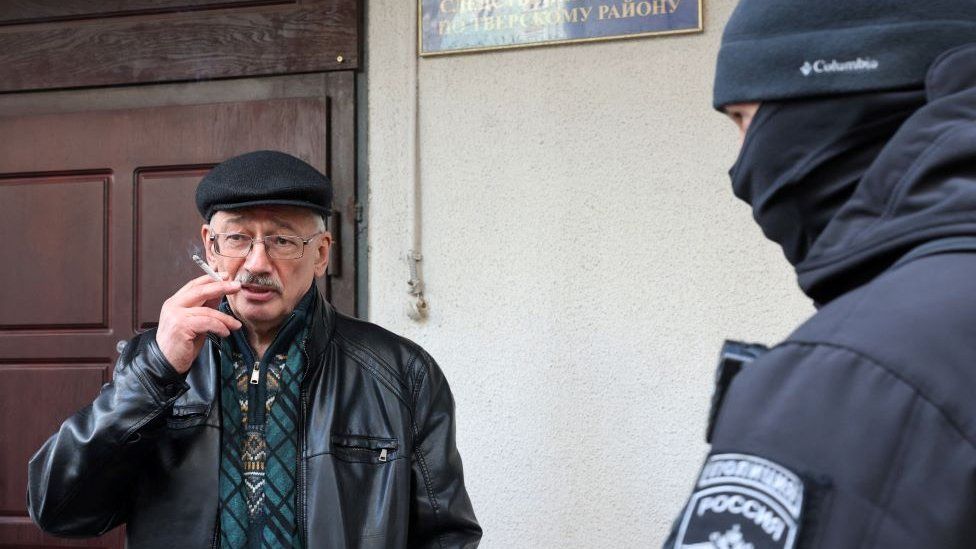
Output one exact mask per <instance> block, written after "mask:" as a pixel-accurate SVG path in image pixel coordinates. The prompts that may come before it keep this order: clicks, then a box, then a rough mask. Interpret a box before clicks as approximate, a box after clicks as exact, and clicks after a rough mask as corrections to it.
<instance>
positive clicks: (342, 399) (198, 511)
mask: <svg viewBox="0 0 976 549" xmlns="http://www.w3.org/2000/svg"><path fill="white" fill-rule="evenodd" d="M331 198H332V188H331V184H330V182H329V181H328V179H326V178H325V176H323V175H322V174H320V173H319V172H317V171H316V170H315V169H314V168H312V167H311V166H309V165H308V164H306V163H305V162H302V161H301V160H299V159H297V158H294V157H292V156H289V155H286V154H284V153H279V152H271V151H260V152H254V153H249V154H245V155H242V156H239V157H236V158H232V159H230V160H228V161H226V162H224V163H222V164H220V165H218V166H217V167H216V168H214V169H213V170H212V171H211V172H210V173H209V174H208V175H207V176H206V177H205V178H204V179H203V180H202V181H201V183H200V185H199V187H198V188H197V207H198V209H199V210H200V213H201V215H203V217H204V219H206V221H207V223H206V224H205V225H204V226H203V228H202V238H203V243H204V245H205V247H206V250H207V259H208V262H209V263H210V265H212V266H213V267H214V268H215V269H216V270H217V271H218V272H219V273H221V274H222V275H223V279H222V280H219V281H218V280H215V279H213V278H211V277H209V276H201V277H200V278H198V279H196V280H192V281H190V282H189V283H188V284H187V285H186V286H184V287H183V288H182V289H180V290H179V291H178V292H176V293H175V294H174V295H173V296H172V297H170V298H169V299H168V300H167V301H166V302H165V304H164V305H163V307H162V310H161V311H160V315H159V327H158V329H156V330H150V331H149V332H146V333H144V334H142V335H140V336H137V337H136V338H135V339H134V340H132V341H131V342H130V343H129V344H128V345H127V346H126V348H125V351H124V352H123V353H122V356H121V357H120V358H119V361H118V363H117V365H116V367H115V373H114V378H113V381H112V382H111V383H109V384H107V385H106V386H105V387H103V389H102V391H101V393H100V394H99V395H98V397H97V398H96V399H95V401H94V402H93V403H92V404H91V405H90V406H88V407H86V408H84V409H82V410H81V411H79V412H78V413H76V414H75V415H73V416H72V417H70V418H68V419H67V420H66V421H65V422H64V424H63V425H62V426H61V429H60V430H59V431H58V432H57V433H55V434H54V435H53V436H52V437H51V438H50V439H49V440H48V441H47V442H46V443H45V444H44V446H43V447H42V448H41V449H40V450H39V451H38V452H37V454H36V455H35V456H34V457H33V459H31V461H30V466H29V474H30V477H29V488H28V492H29V494H28V496H29V505H30V513H31V517H32V518H33V519H34V521H35V522H37V524H38V525H39V526H40V527H41V528H42V529H44V530H45V531H47V532H50V533H52V534H56V535H70V536H96V535H100V534H103V533H105V532H107V531H108V530H110V529H112V528H114V527H116V526H118V525H120V524H125V525H126V536H127V539H128V545H129V546H130V547H135V548H156V547H158V548H168V549H171V548H175V547H178V548H181V549H182V548H197V547H199V548H206V547H218V546H219V547H228V548H240V547H247V548H258V547H297V548H310V549H311V548H366V547H373V548H384V549H386V548H395V547H437V548H447V547H476V546H477V545H478V540H479V538H480V537H481V529H480V527H479V526H478V523H477V521H476V519H475V516H474V512H473V511H472V508H471V503H470V501H469V499H468V494H467V492H466V490H465V487H464V480H463V475H462V470H461V459H460V456H459V455H458V451H457V448H456V447H455V439H454V402H453V398H452V396H451V391H450V389H449V387H448V385H447V381H446V380H445V379H444V376H443V374H442V373H441V371H440V369H439V368H438V367H437V365H436V364H435V363H434V361H433V360H432V359H431V357H430V356H429V355H427V353H425V352H424V351H423V349H421V348H419V347H418V346H416V345H415V344H413V343H411V342H409V341H406V340H404V339H402V338H399V337H397V336H395V335H393V334H391V333H389V332H387V331H385V330H383V329H381V328H379V327H377V326H374V325H372V324H368V323H366V322H362V321H359V320H355V319H352V318H348V317H345V316H343V315H341V314H339V313H337V312H336V311H335V310H334V309H333V308H332V307H331V306H330V305H329V304H328V303H327V302H325V301H324V300H323V299H322V297H321V296H320V295H318V293H317V291H316V287H315V284H314V283H313V282H314V279H315V277H316V276H322V275H323V274H324V273H325V269H326V265H327V263H328V257H329V247H330V245H331V243H332V238H331V236H330V234H329V233H328V232H327V231H326V230H325V222H324V219H325V217H326V216H327V215H328V213H329V207H330V203H331ZM214 306H216V308H214Z"/></svg>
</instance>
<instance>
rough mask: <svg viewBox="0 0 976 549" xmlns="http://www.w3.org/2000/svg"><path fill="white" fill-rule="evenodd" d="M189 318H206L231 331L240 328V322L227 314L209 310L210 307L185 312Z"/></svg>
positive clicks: (195, 308) (190, 309) (193, 308)
mask: <svg viewBox="0 0 976 549" xmlns="http://www.w3.org/2000/svg"><path fill="white" fill-rule="evenodd" d="M186 311H187V313H189V314H190V315H191V316H206V317H210V318H213V319H215V320H217V321H218V322H222V323H223V324H224V325H225V326H227V327H228V328H230V329H231V330H237V329H239V328H240V327H241V322H240V321H239V320H237V319H236V318H234V317H232V316H230V315H229V314H226V313H222V312H220V311H218V310H216V309H211V308H210V307H192V308H189V309H187V310H186Z"/></svg>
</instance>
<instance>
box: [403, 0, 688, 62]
mask: <svg viewBox="0 0 976 549" xmlns="http://www.w3.org/2000/svg"><path fill="white" fill-rule="evenodd" d="M418 2H419V4H420V6H419V10H418V11H419V19H420V21H419V29H418V30H419V34H420V37H419V39H420V55H422V56H428V55H443V54H449V53H464V52H473V51H485V50H496V49H503V48H516V47H527V46H543V45H549V44H558V43H570V42H586V41H593V40H610V39H615V38H633V37H638V36H653V35H661V34H677V33H689V32H701V31H702V29H703V25H702V0H418Z"/></svg>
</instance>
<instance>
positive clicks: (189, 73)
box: [0, 0, 359, 91]
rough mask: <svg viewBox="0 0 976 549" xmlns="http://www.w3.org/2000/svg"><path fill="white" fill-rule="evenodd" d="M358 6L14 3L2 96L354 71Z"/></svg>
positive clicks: (320, 0) (307, 0) (4, 20)
mask: <svg viewBox="0 0 976 549" xmlns="http://www.w3.org/2000/svg"><path fill="white" fill-rule="evenodd" d="M358 21H359V2H358V1H357V0H292V1H277V2H273V1H260V2H256V1H243V2H227V1H224V2H215V1H193V0H184V1H175V0H173V1H167V0H141V1H136V2H120V1H114V2H112V1H106V0H99V1H91V2H83V1H81V0H75V1H71V2H60V1H54V0H50V1H44V2H26V1H24V2H14V3H13V5H12V6H9V7H8V8H6V9H0V91H16V90H38V89H51V88H70V87H82V86H107V85H114V84H134V83H156V82H168V81H178V80H202V79H209V78H232V77H240V76H258V75H273V74H292V73H301V72H315V71H327V70H339V69H343V70H345V69H354V68H356V67H357V66H358V60H359V23H358Z"/></svg>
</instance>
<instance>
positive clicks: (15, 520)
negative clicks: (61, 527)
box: [0, 362, 123, 549]
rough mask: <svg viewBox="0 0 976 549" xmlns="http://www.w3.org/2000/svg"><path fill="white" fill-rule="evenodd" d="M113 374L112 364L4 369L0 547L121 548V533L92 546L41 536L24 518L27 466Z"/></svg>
mask: <svg viewBox="0 0 976 549" xmlns="http://www.w3.org/2000/svg"><path fill="white" fill-rule="evenodd" d="M109 369H110V364H109V363H108V362H103V363H82V362H78V363H74V364H68V363H57V362H52V363H30V364H17V363H7V364H0V379H2V380H3V381H2V383H0V448H3V452H0V544H3V546H4V547H21V548H25V549H26V548H36V547H41V546H43V547H105V548H109V547H111V548H118V547H121V545H122V541H123V540H122V532H121V531H118V532H114V533H111V534H109V535H107V536H103V537H102V538H99V539H94V540H67V539H58V538H51V537H48V536H41V535H40V534H39V532H38V530H37V527H36V526H34V524H33V523H32V522H31V520H30V518H28V517H27V516H26V514H25V512H24V509H25V506H26V498H27V496H26V493H27V492H26V485H27V460H28V459H29V458H30V456H31V454H32V453H33V451H34V450H35V449H37V448H39V447H40V445H41V444H42V443H43V442H44V440H45V439H46V438H47V437H48V436H49V435H50V434H52V433H54V432H55V431H56V430H57V428H58V426H59V425H60V424H61V422H62V421H63V420H64V419H65V418H66V417H68V416H70V415H71V414H73V413H74V412H75V411H76V410H77V409H78V408H80V407H82V406H84V405H86V404H87V403H89V402H91V399H92V396H93V395H94V394H96V393H97V392H98V389H99V387H101V385H102V384H103V383H105V382H106V381H107V380H108V377H109ZM40 544H43V545H40Z"/></svg>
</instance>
